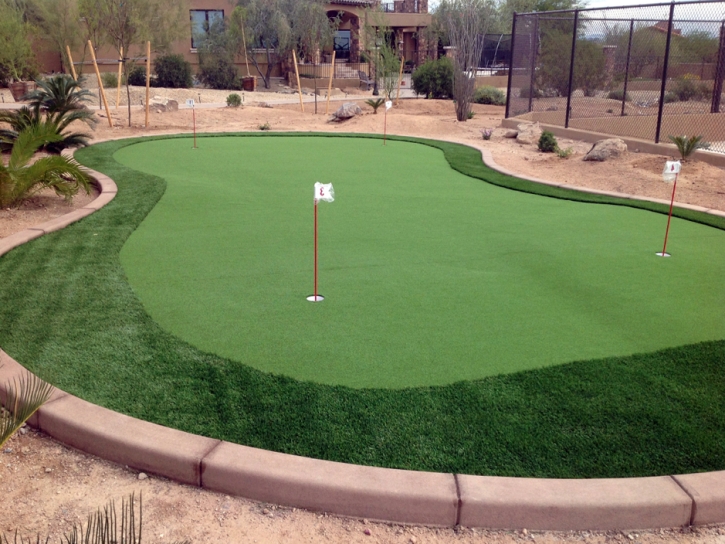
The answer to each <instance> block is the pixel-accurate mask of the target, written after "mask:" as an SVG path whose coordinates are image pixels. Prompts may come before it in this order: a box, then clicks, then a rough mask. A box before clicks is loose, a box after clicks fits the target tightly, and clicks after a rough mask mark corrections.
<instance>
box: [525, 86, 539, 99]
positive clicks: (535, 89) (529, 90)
mask: <svg viewBox="0 0 725 544" xmlns="http://www.w3.org/2000/svg"><path fill="white" fill-rule="evenodd" d="M530 94H531V88H530V87H522V88H521V90H520V91H519V97H520V98H529V95H530ZM543 96H544V92H543V91H542V90H541V89H537V88H536V87H534V98H542V97H543Z"/></svg>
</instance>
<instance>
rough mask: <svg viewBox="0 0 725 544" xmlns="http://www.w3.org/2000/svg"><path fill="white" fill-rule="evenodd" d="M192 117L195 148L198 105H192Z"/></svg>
mask: <svg viewBox="0 0 725 544" xmlns="http://www.w3.org/2000/svg"><path fill="white" fill-rule="evenodd" d="M191 118H192V119H193V120H194V149H196V107H195V106H191Z"/></svg>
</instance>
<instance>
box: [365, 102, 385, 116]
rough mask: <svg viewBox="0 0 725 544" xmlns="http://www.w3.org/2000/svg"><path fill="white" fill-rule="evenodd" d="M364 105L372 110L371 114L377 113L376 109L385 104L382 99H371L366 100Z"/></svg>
mask: <svg viewBox="0 0 725 544" xmlns="http://www.w3.org/2000/svg"><path fill="white" fill-rule="evenodd" d="M365 103H366V104H367V105H368V106H370V107H371V108H372V109H373V113H375V114H377V113H378V108H379V107H380V106H382V105H383V104H384V103H385V99H384V98H371V99H369V100H366V101H365Z"/></svg>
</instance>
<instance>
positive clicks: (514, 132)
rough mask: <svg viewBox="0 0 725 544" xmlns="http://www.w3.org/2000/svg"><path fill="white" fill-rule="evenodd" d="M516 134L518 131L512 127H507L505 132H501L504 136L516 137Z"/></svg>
mask: <svg viewBox="0 0 725 544" xmlns="http://www.w3.org/2000/svg"><path fill="white" fill-rule="evenodd" d="M518 135H519V131H518V130H514V129H512V128H510V129H508V130H507V131H506V132H504V133H503V137H504V138H516V136H518Z"/></svg>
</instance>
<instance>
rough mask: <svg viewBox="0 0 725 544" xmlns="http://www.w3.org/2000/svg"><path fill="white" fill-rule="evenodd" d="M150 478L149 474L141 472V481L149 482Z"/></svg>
mask: <svg viewBox="0 0 725 544" xmlns="http://www.w3.org/2000/svg"><path fill="white" fill-rule="evenodd" d="M148 477H149V476H148V474H146V473H145V472H139V475H138V479H139V480H148Z"/></svg>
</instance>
